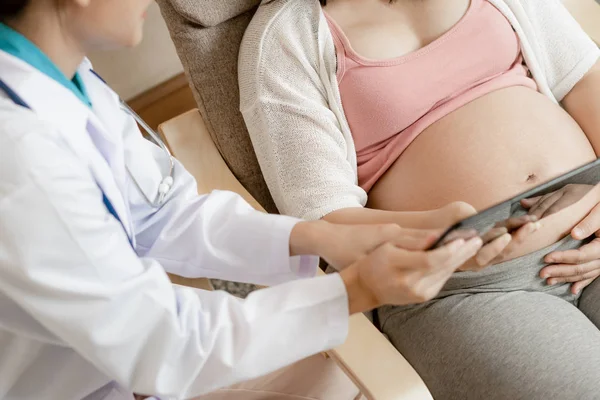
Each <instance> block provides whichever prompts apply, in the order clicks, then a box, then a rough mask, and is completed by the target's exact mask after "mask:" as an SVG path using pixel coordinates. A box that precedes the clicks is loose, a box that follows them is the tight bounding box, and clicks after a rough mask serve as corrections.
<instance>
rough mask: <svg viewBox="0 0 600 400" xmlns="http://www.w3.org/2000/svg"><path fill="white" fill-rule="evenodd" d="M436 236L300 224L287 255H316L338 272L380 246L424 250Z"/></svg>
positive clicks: (395, 229)
mask: <svg viewBox="0 0 600 400" xmlns="http://www.w3.org/2000/svg"><path fill="white" fill-rule="evenodd" d="M440 234H441V231H440V230H421V229H405V228H401V227H400V226H398V225H395V224H381V225H342V224H331V223H328V222H325V221H314V222H301V223H299V224H298V225H296V227H295V228H294V229H293V230H292V234H291V236H290V254H291V255H298V254H314V255H318V256H320V257H322V258H323V259H325V261H327V262H328V263H329V264H330V265H331V266H333V267H334V268H335V269H337V270H341V269H343V268H345V267H347V266H348V265H350V264H352V263H354V262H356V261H357V260H359V259H361V258H362V257H364V256H365V255H367V254H369V253H370V252H372V251H373V250H375V249H376V248H378V247H380V246H381V245H383V244H384V243H390V244H392V245H394V246H396V247H400V248H403V249H406V250H424V249H426V248H428V247H430V246H431V245H432V244H433V243H435V241H436V240H437V239H438V238H439V236H440Z"/></svg>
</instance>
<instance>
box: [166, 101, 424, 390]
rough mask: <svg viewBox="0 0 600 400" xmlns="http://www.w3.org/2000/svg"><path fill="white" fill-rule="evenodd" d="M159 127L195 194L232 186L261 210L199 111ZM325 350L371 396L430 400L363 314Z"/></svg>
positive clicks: (407, 368)
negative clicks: (190, 177)
mask: <svg viewBox="0 0 600 400" xmlns="http://www.w3.org/2000/svg"><path fill="white" fill-rule="evenodd" d="M159 132H160V134H161V135H162V137H163V140H164V141H165V143H167V145H168V146H169V148H170V149H171V151H172V152H173V154H174V155H175V156H176V157H177V159H178V160H179V161H181V162H182V163H183V164H184V165H185V167H186V168H187V170H188V171H189V172H190V173H191V174H192V175H193V176H194V177H195V178H196V180H197V183H198V191H199V192H200V193H209V192H211V191H212V190H216V189H218V190H231V191H233V192H236V193H238V194H239V195H241V196H242V197H243V198H244V199H245V200H246V201H248V202H249V203H250V204H251V205H252V206H253V207H255V208H256V209H257V210H261V211H264V209H263V208H262V207H261V206H260V204H258V202H257V201H256V200H255V199H254V198H253V197H252V196H251V195H250V193H248V191H247V190H246V189H245V188H244V187H243V186H242V185H241V184H240V183H239V181H238V180H237V179H236V178H235V176H234V175H233V174H232V173H231V171H230V170H229V168H228V167H227V164H226V163H225V161H223V158H222V157H221V155H220V154H219V151H218V150H217V148H216V146H215V144H214V143H213V141H212V139H211V137H210V135H209V133H208V130H207V129H206V125H205V124H204V121H203V119H202V117H201V116H200V113H199V112H198V110H192V111H189V112H187V113H185V114H182V115H180V116H179V117H177V118H175V119H173V120H171V121H168V122H166V123H164V124H162V125H161V126H160V127H159ZM184 284H185V283H184ZM329 355H330V356H331V357H332V358H333V359H334V360H335V361H336V362H337V363H338V365H339V366H340V367H341V368H342V369H343V370H344V372H345V373H346V374H347V375H348V376H349V377H350V378H351V379H352V380H353V381H354V382H355V383H356V385H357V386H358V387H359V389H360V390H361V392H362V393H363V394H365V395H366V396H367V397H368V398H370V399H374V400H409V399H410V400H425V399H428V400H429V399H432V397H431V395H430V394H429V391H428V390H427V387H426V386H425V384H424V383H423V381H422V380H421V378H420V377H419V375H418V374H417V373H416V371H415V370H414V369H413V368H412V367H411V366H410V364H409V363H408V362H407V361H406V359H404V357H402V355H400V353H399V352H398V351H397V350H396V349H395V348H394V347H393V346H392V345H391V344H390V342H389V341H388V340H387V339H386V338H385V337H384V336H383V335H382V334H381V333H380V332H379V331H378V330H377V329H376V328H375V327H374V326H373V324H371V322H370V321H369V320H368V319H367V318H366V317H365V316H364V315H354V316H353V317H351V319H350V333H349V336H348V339H347V341H346V343H345V344H344V345H342V346H340V347H339V348H337V349H335V350H333V351H331V352H329Z"/></svg>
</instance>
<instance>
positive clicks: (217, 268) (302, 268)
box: [129, 136, 319, 286]
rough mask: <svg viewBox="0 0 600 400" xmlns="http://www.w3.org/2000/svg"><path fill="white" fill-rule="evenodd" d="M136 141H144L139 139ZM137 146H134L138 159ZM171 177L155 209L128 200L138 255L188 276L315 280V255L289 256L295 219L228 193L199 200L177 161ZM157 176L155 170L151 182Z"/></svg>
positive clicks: (258, 281) (140, 201) (265, 282)
mask: <svg viewBox="0 0 600 400" xmlns="http://www.w3.org/2000/svg"><path fill="white" fill-rule="evenodd" d="M140 141H144V142H146V141H145V140H144V139H142V138H141V136H140ZM142 144H144V143H140V146H138V147H137V148H138V149H139V150H138V154H137V156H138V157H140V156H141V154H140V153H141V152H142V151H143V146H142ZM145 144H146V145H147V148H149V149H150V151H151V153H152V156H153V158H154V159H155V160H157V161H159V162H158V164H160V165H164V164H165V163H166V162H167V160H164V158H165V157H166V155H165V153H164V152H162V151H161V150H160V149H158V147H157V146H155V145H153V144H150V143H148V142H146V143H145ZM161 158H162V160H160V159H161ZM146 173H150V171H146ZM174 176H175V179H174V185H173V187H172V189H171V191H170V192H169V194H168V196H167V198H166V201H165V203H164V204H162V205H161V206H160V208H158V209H154V208H152V207H150V206H149V205H148V203H147V202H146V201H145V199H143V198H142V197H141V196H139V195H137V196H134V194H133V193H132V194H130V196H129V199H130V205H131V210H132V217H133V219H134V230H135V232H136V242H137V246H136V250H137V252H138V255H140V256H143V257H149V258H153V259H156V260H157V261H159V262H160V263H161V265H162V266H163V267H164V268H165V269H166V270H167V271H168V272H171V273H174V274H176V275H180V276H184V277H190V278H196V277H203V278H216V279H224V280H229V281H235V282H244V283H254V284H258V285H266V286H271V285H276V284H279V283H282V282H287V281H289V280H293V279H297V278H307V277H312V276H315V274H316V271H317V268H318V264H319V258H318V257H316V256H310V255H306V256H297V257H290V254H289V241H290V234H291V231H292V229H293V227H294V226H295V225H296V224H297V223H298V222H300V220H298V219H296V218H291V217H286V216H281V215H269V214H266V213H263V212H260V211H257V210H255V209H254V208H252V206H250V205H249V204H248V203H247V202H246V201H245V200H244V199H242V197H241V196H239V195H237V194H235V193H233V192H227V191H214V192H212V193H211V194H208V195H201V196H199V195H198V191H197V185H196V181H195V180H194V178H193V177H192V176H191V175H190V174H189V172H187V171H186V170H185V168H184V167H183V166H182V165H181V164H180V163H179V162H178V161H175V173H174ZM161 177H162V175H160V174H159V173H158V172H157V179H160V178H161ZM132 187H133V186H132ZM134 189H135V188H134ZM135 190H137V189H135Z"/></svg>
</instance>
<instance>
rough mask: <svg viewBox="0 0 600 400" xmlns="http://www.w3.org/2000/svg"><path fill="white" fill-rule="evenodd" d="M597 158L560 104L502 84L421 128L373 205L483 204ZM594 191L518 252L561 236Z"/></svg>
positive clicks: (377, 190)
mask: <svg viewBox="0 0 600 400" xmlns="http://www.w3.org/2000/svg"><path fill="white" fill-rule="evenodd" d="M595 158H596V155H595V153H594V150H593V148H592V146H591V144H590V143H589V141H588V139H587V137H586V136H585V134H584V133H583V131H582V130H581V128H580V127H579V125H577V123H576V122H575V121H574V120H573V119H572V118H571V117H570V116H569V114H567V113H566V112H565V111H564V110H563V109H562V108H561V107H560V106H558V105H556V104H554V103H553V102H551V101H550V100H549V99H548V98H546V97H545V96H543V95H541V94H539V93H538V92H536V91H534V90H531V89H529V88H525V87H512V88H507V89H502V90H498V91H496V92H493V93H490V94H488V95H486V96H483V97H481V98H479V99H477V100H475V101H473V102H471V103H469V104H467V105H465V106H463V107H461V108H460V109H458V110H456V111H454V112H452V113H451V114H449V115H447V116H446V117H444V118H443V119H441V120H440V121H438V122H436V123H435V124H433V125H431V126H430V127H429V128H427V129H426V130H425V131H424V132H422V133H421V134H420V135H419V136H418V137H417V139H415V141H414V142H413V143H412V144H411V145H410V146H409V147H408V149H406V151H405V152H404V153H403V154H402V156H401V157H400V158H399V159H398V160H397V161H396V162H395V163H394V164H393V165H392V167H391V168H390V169H389V170H388V171H387V172H386V174H385V175H383V176H382V177H381V179H380V180H379V181H378V182H377V183H376V184H375V186H374V187H373V189H372V190H371V191H370V192H369V203H368V207H371V208H377V209H383V210H396V211H421V210H431V209H435V208H439V207H442V206H444V205H446V204H448V203H450V202H453V201H465V202H467V203H469V204H471V205H473V206H474V207H475V208H476V209H478V210H481V209H484V208H486V207H489V206H491V205H493V204H496V203H498V202H500V201H502V200H506V199H508V198H510V197H512V196H514V195H516V194H518V193H521V192H523V191H525V190H527V189H529V188H532V187H534V186H536V185H538V184H540V183H543V182H545V181H548V180H549V179H552V178H553V177H556V176H558V175H560V174H563V173H565V172H567V171H569V170H572V169H574V168H576V167H578V166H580V165H583V164H585V163H588V162H590V161H592V160H594V159H595ZM596 195H597V194H596V192H595V191H592V192H590V193H589V194H588V196H586V197H585V198H584V199H582V200H581V201H580V202H578V203H577V204H575V205H573V206H572V207H569V208H568V209H565V210H563V211H562V212H559V213H557V214H555V215H553V216H551V217H549V218H546V219H545V220H543V221H542V229H540V230H538V231H537V232H536V233H535V234H534V235H532V236H531V237H530V238H529V239H528V240H527V242H526V243H524V244H523V246H522V248H519V249H518V253H519V254H515V255H514V256H518V255H521V254H526V253H527V252H530V251H534V250H537V249H539V248H542V247H545V246H547V245H549V244H551V243H553V242H554V241H556V240H558V239H559V238H560V237H562V236H564V234H565V233H566V232H568V231H569V230H570V229H571V228H572V227H573V226H574V225H575V224H576V223H577V222H578V221H579V220H581V218H583V217H584V216H585V214H586V212H587V211H589V209H590V208H591V207H592V206H593V205H594V201H593V199H595V196H596Z"/></svg>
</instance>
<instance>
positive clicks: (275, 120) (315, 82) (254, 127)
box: [239, 2, 367, 220]
mask: <svg viewBox="0 0 600 400" xmlns="http://www.w3.org/2000/svg"><path fill="white" fill-rule="evenodd" d="M276 3H277V2H274V3H271V4H268V5H266V6H261V8H259V10H258V12H257V14H256V15H255V17H254V19H253V21H252V23H251V25H250V27H249V28H248V30H247V31H246V35H245V37H244V41H243V43H242V48H241V52H240V61H239V81H240V94H241V111H242V114H243V116H244V119H245V122H246V125H247V127H248V131H249V133H250V137H251V139H252V143H253V145H254V149H255V152H256V155H257V157H258V161H259V163H260V166H261V169H262V172H263V175H264V177H265V181H266V182H267V185H268V186H269V189H270V191H271V194H272V196H273V199H274V200H275V204H276V205H277V208H278V209H279V210H280V212H281V213H282V214H287V215H292V216H295V217H299V218H303V219H309V220H313V219H319V218H321V217H323V216H324V215H326V214H329V213H330V212H332V211H335V210H338V209H341V208H348V207H362V206H364V204H365V203H366V198H367V197H366V193H365V192H364V191H363V190H362V189H361V188H360V187H359V186H358V185H357V175H356V171H355V166H353V165H352V164H351V163H350V161H349V160H348V157H347V153H348V147H347V146H348V144H347V142H346V138H345V137H344V135H343V133H342V131H341V127H340V122H339V120H338V119H337V118H336V115H335V114H334V112H333V111H331V110H330V108H329V107H328V100H327V90H326V88H325V87H324V85H323V82H322V80H321V77H320V74H322V73H323V71H322V68H323V66H322V65H320V62H319V57H320V56H319V54H320V49H319V45H318V40H317V38H316V37H315V31H316V30H318V27H317V26H313V25H314V23H317V22H318V21H319V16H318V15H306V14H309V13H308V12H307V10H308V9H309V8H307V7H304V8H302V9H301V10H295V9H294V8H293V7H292V6H288V7H286V8H285V9H284V10H282V11H281V13H280V15H278V16H277V17H276V18H275V19H274V20H272V21H269V24H268V27H267V26H266V24H267V22H266V21H265V20H264V18H267V17H268V16H270V14H271V12H270V10H269V8H270V7H276V6H277V4H276ZM296 4H299V3H296ZM318 10H319V8H318V7H316V12H318ZM301 11H302V12H301ZM263 14H264V18H263ZM267 19H268V18H267ZM263 24H264V25H265V26H263Z"/></svg>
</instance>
